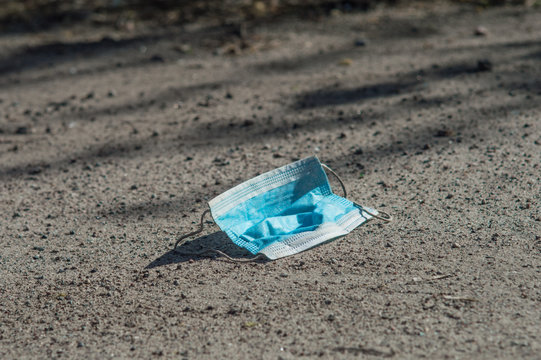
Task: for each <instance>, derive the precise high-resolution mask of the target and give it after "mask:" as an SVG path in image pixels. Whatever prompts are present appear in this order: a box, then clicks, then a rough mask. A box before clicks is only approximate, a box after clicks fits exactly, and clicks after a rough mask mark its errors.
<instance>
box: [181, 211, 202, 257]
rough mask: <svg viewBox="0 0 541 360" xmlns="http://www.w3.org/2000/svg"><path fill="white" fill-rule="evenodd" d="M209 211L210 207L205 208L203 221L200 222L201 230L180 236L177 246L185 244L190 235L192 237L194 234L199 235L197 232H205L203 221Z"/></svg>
mask: <svg viewBox="0 0 541 360" xmlns="http://www.w3.org/2000/svg"><path fill="white" fill-rule="evenodd" d="M208 213H210V209H208V210H205V212H203V214H201V222H200V223H199V230H196V231H193V232H191V233H189V234H186V235H182V236H181V237H179V238H178V240H177V242H176V243H175V248H177V247H178V246H179V245H182V244H184V243H185V242H186V240H187V239H188V238H189V237H192V236H194V235H197V234H199V233H201V232H203V225H204V223H203V221H204V220H205V216H206V215H207V214H208Z"/></svg>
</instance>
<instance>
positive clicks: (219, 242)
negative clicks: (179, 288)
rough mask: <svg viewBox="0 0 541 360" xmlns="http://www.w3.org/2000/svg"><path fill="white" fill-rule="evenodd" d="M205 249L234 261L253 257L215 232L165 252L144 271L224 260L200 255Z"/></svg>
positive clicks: (218, 257)
mask: <svg viewBox="0 0 541 360" xmlns="http://www.w3.org/2000/svg"><path fill="white" fill-rule="evenodd" d="M207 249H215V250H219V251H221V252H223V253H225V254H226V255H228V256H230V257H232V258H234V259H240V260H249V259H251V258H253V257H254V255H253V254H252V253H250V252H249V251H248V250H246V249H243V248H241V247H239V246H237V245H235V244H233V242H231V240H229V238H228V237H227V235H226V233H224V232H223V231H216V232H214V233H212V234H209V235H204V236H201V237H198V238H197V239H194V240H192V241H188V242H186V243H184V244H182V245H181V246H179V247H178V248H177V249H175V250H170V251H168V252H166V253H165V254H163V255H161V256H160V257H159V258H157V259H155V260H154V261H152V262H151V263H150V264H148V265H147V266H146V267H145V269H153V268H156V267H160V266H165V265H170V264H179V263H184V262H187V261H200V260H204V259H208V258H212V259H225V258H224V257H223V256H222V255H220V254H217V253H214V252H211V251H209V252H207V253H202V251H204V250H207ZM268 261H269V260H268V259H261V258H258V259H257V260H254V262H256V263H265V262H268Z"/></svg>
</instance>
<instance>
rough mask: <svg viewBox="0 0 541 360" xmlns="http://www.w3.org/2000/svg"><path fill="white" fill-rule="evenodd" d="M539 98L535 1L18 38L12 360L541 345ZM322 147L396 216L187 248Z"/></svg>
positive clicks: (364, 200) (3, 244)
mask: <svg viewBox="0 0 541 360" xmlns="http://www.w3.org/2000/svg"><path fill="white" fill-rule="evenodd" d="M479 27H481V28H479ZM476 32H477V34H476ZM540 104H541V9H539V8H534V7H531V8H525V7H501V8H492V9H487V10H482V11H479V10H478V9H477V10H476V9H474V8H471V7H463V6H458V5H445V4H442V3H439V4H438V5H429V4H424V5H423V4H421V5H414V6H408V7H403V6H398V7H393V8H384V7H382V8H376V9H374V10H372V11H369V12H366V13H343V12H339V11H335V12H332V15H331V16H330V17H327V18H321V19H319V20H314V19H308V20H300V19H298V18H293V17H287V18H282V19H281V20H279V21H273V22H269V23H261V24H258V25H256V26H255V25H250V26H248V27H246V28H238V27H235V26H231V27H225V28H224V27H218V26H215V24H212V23H208V22H199V23H195V24H191V25H189V26H185V27H182V28H180V27H174V26H171V27H153V26H152V25H151V24H144V25H141V26H139V25H138V24H131V25H128V26H126V27H121V28H111V27H106V26H102V27H91V26H88V25H85V24H80V25H78V26H74V27H71V28H69V29H66V28H51V29H49V30H47V31H44V32H40V33H31V32H24V31H21V32H19V33H13V32H12V33H6V34H3V35H1V36H0V189H1V193H0V197H1V198H0V199H1V200H0V219H1V220H0V249H1V250H0V358H2V359H24V358H40V359H41V358H42V359H46V358H47V359H48V358H91V359H108V358H111V359H116V358H143V359H146V358H159V357H162V358H186V359H207V358H208V359H210V358H242V359H258V358H262V359H293V358H319V357H321V358H333V359H334V358H338V359H340V358H366V359H370V358H385V357H387V358H396V359H403V358H431V359H440V358H442V359H443V358H445V359H447V358H464V359H472V358H479V359H494V358H531V359H535V358H537V359H538V358H539V356H540V355H539V354H540V352H541V280H540V278H541V209H540V201H541V185H540V177H541V170H540V162H541V146H540V145H541V129H540V127H541V122H540V118H541V105H540ZM313 154H316V155H317V156H318V157H319V158H320V159H321V161H322V162H325V163H327V164H328V165H329V166H331V167H332V168H333V169H334V170H335V171H336V172H338V173H339V174H340V175H341V176H342V178H343V179H344V181H345V182H346V184H347V186H348V188H349V192H350V195H349V198H350V199H352V200H355V201H357V202H359V203H361V204H364V205H366V206H370V207H374V208H377V209H380V210H384V211H386V212H388V213H391V214H392V215H393V216H394V218H395V220H394V221H393V222H392V223H390V224H388V225H383V224H381V223H379V222H377V221H372V222H370V223H368V224H366V225H363V226H362V227H360V228H358V229H356V230H355V231H354V232H352V233H351V234H349V235H348V236H346V237H344V238H341V239H338V240H336V241H334V242H331V243H328V244H325V245H323V246H320V247H318V248H315V249H312V250H309V251H306V252H304V253H302V254H298V255H296V256H291V257H288V258H284V259H281V260H277V261H258V262H255V263H241V264H239V263H231V262H229V261H227V260H226V259H225V258H223V257H220V256H215V257H210V258H209V257H197V256H184V255H178V254H175V253H174V252H171V247H172V245H173V243H174V241H175V239H176V238H177V237H178V236H179V235H180V234H182V233H183V232H186V231H189V230H192V229H194V228H196V225H197V223H198V222H199V216H200V214H201V213H202V212H203V211H204V210H205V209H206V208H207V204H206V202H207V201H208V200H210V199H211V198H213V197H214V196H215V195H217V194H219V193H221V192H223V191H225V190H227V189H229V188H231V187H233V186H234V185H236V184H238V183H240V182H242V181H244V180H247V179H249V178H251V177H253V176H255V175H257V174H260V173H263V172H265V171H268V170H271V169H273V168H275V167H279V166H281V165H285V164H287V163H289V162H291V161H292V160H296V159H300V158H303V157H307V156H311V155H313ZM331 182H332V184H333V186H334V188H335V189H336V192H337V193H339V186H337V183H336V182H334V180H333V179H331ZM207 225H208V226H207V227H206V229H205V234H207V236H204V237H201V238H197V239H195V240H194V241H193V242H192V243H190V244H188V245H186V246H185V247H186V251H192V250H198V249H201V248H202V247H205V246H210V247H213V248H217V249H221V250H223V251H225V252H226V253H228V254H230V255H232V256H237V257H246V256H248V255H249V254H247V253H246V252H245V251H243V250H241V249H239V248H237V247H236V246H235V245H233V244H232V243H231V242H230V241H229V240H228V239H227V237H226V236H225V235H224V234H223V233H220V232H219V231H218V230H219V229H218V228H217V227H216V226H215V225H213V224H207Z"/></svg>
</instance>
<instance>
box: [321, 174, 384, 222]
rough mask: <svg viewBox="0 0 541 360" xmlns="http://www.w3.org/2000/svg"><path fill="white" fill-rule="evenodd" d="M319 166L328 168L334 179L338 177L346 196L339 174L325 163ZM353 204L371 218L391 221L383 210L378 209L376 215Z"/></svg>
mask: <svg viewBox="0 0 541 360" xmlns="http://www.w3.org/2000/svg"><path fill="white" fill-rule="evenodd" d="M321 167H323V168H324V169H325V170H328V171H329V172H330V173H331V174H333V175H334V176H335V177H336V179H338V182H339V183H340V185H341V186H342V191H343V192H344V197H345V198H347V194H348V193H347V191H346V186H345V185H344V182H343V181H342V179H340V176H338V174H337V173H335V172H334V171H333V170H332V169H331V168H330V167H328V166H327V165H325V164H321ZM355 205H357V206H358V207H360V208H361V209H363V211H364V212H365V213H367V214H368V215H370V216H372V217H373V218H375V219H379V220H381V221H385V222H390V221H393V217H392V216H391V215H389V214H387V213H386V212H384V211H379V210H378V213H379V214H378V215H376V214H373V213H371V212H370V211H367V210H365V208H364V207H362V206H361V205H359V204H357V203H355Z"/></svg>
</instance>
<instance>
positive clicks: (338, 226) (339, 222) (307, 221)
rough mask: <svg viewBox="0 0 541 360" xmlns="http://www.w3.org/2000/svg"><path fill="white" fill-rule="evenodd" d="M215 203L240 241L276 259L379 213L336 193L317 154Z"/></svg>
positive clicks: (216, 214) (219, 218) (217, 216)
mask: <svg viewBox="0 0 541 360" xmlns="http://www.w3.org/2000/svg"><path fill="white" fill-rule="evenodd" d="M209 206H210V211H211V213H212V217H213V218H214V221H215V222H216V224H217V225H218V226H219V227H220V229H222V230H223V231H224V232H225V233H226V234H227V235H228V236H229V238H230V239H231V240H232V241H233V242H234V243H235V244H237V245H238V246H241V247H243V248H245V249H247V250H248V251H250V252H251V253H252V254H263V255H265V256H266V257H267V258H269V259H271V260H275V259H279V258H282V257H285V256H289V255H293V254H297V253H299V252H301V251H304V250H307V249H310V248H312V247H314V246H317V245H319V244H321V243H324V242H327V241H330V240H332V239H336V238H338V237H341V236H344V235H347V234H348V233H349V232H351V231H352V230H353V229H355V228H356V227H358V226H359V225H361V224H363V223H365V222H366V221H368V220H370V219H371V218H372V217H373V216H377V215H378V211H377V210H375V209H371V208H366V207H363V206H360V205H357V204H355V203H353V202H352V201H350V200H347V199H345V198H343V197H341V196H338V195H336V194H334V193H333V192H332V190H331V186H330V184H329V180H328V178H327V175H326V174H325V171H324V169H323V167H322V164H321V163H320V162H319V159H318V158H317V157H316V156H312V157H308V158H305V159H302V160H299V161H296V162H294V163H291V164H289V165H285V166H283V167H280V168H278V169H275V170H272V171H269V172H267V173H265V174H262V175H259V176H257V177H255V178H253V179H251V180H248V181H246V182H244V183H242V184H240V185H237V186H235V187H234V188H232V189H230V190H228V191H226V192H224V193H223V194H221V195H219V196H217V197H216V198H214V199H212V200H211V201H210V202H209Z"/></svg>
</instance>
